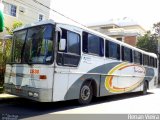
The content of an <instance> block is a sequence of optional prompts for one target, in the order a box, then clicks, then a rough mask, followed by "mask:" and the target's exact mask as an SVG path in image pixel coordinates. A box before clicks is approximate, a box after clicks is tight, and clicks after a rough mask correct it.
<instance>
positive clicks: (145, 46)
mask: <svg viewBox="0 0 160 120" xmlns="http://www.w3.org/2000/svg"><path fill="white" fill-rule="evenodd" d="M157 43H158V42H157V35H156V34H151V33H150V32H148V33H147V34H145V35H144V36H140V37H139V38H138V42H137V47H138V48H140V49H142V50H145V51H148V52H153V53H156V54H157Z"/></svg>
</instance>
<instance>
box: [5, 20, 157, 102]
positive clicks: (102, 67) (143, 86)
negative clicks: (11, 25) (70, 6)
mask: <svg viewBox="0 0 160 120" xmlns="http://www.w3.org/2000/svg"><path fill="white" fill-rule="evenodd" d="M157 64H158V60H157V55H156V54H154V53H149V52H145V51H143V50H140V49H138V48H136V47H133V46H131V45H128V44H126V43H123V42H121V41H118V40H116V39H113V38H111V37H108V36H106V35H103V34H101V33H98V32H96V31H93V30H90V29H88V28H86V27H84V26H78V25H77V26H76V25H72V24H67V23H59V22H55V21H54V20H45V21H41V22H37V23H34V24H30V25H26V26H23V27H21V28H18V29H16V30H15V31H14V33H13V39H12V54H11V60H10V61H8V63H7V65H6V71H5V83H4V88H5V92H6V93H9V94H13V95H17V96H20V97H24V98H27V99H32V100H35V101H39V102H56V101H66V100H73V99H77V100H78V101H79V103H80V104H89V103H90V102H91V100H92V98H93V97H94V96H95V97H101V96H108V95H116V94H117V95H118V94H122V93H130V92H138V91H141V93H142V94H147V90H148V89H152V88H156V86H157V84H158V67H157V66H158V65H157Z"/></svg>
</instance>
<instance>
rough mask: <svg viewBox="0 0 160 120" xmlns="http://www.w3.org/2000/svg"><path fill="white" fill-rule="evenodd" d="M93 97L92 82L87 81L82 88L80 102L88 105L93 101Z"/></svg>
mask: <svg viewBox="0 0 160 120" xmlns="http://www.w3.org/2000/svg"><path fill="white" fill-rule="evenodd" d="M92 97H93V88H92V86H91V83H90V82H85V83H84V84H83V85H82V86H81V89H80V95H79V99H78V102H79V103H80V104H81V105H87V104H89V103H90V102H91V100H92Z"/></svg>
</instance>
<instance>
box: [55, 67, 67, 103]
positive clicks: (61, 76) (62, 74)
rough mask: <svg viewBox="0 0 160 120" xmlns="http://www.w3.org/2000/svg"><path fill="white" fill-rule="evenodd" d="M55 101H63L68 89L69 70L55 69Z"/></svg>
mask: <svg viewBox="0 0 160 120" xmlns="http://www.w3.org/2000/svg"><path fill="white" fill-rule="evenodd" d="M55 70H56V72H55V74H54V85H53V101H63V100H64V95H65V93H66V91H67V87H68V77H69V74H68V73H69V69H65V68H55Z"/></svg>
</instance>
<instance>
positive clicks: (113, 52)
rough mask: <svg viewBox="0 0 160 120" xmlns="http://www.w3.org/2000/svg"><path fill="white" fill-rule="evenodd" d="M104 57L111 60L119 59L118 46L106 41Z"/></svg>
mask: <svg viewBox="0 0 160 120" xmlns="http://www.w3.org/2000/svg"><path fill="white" fill-rule="evenodd" d="M105 52H106V57H109V58H113V59H117V60H119V59H120V45H119V44H116V43H114V42H111V41H108V40H106V48H105Z"/></svg>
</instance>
